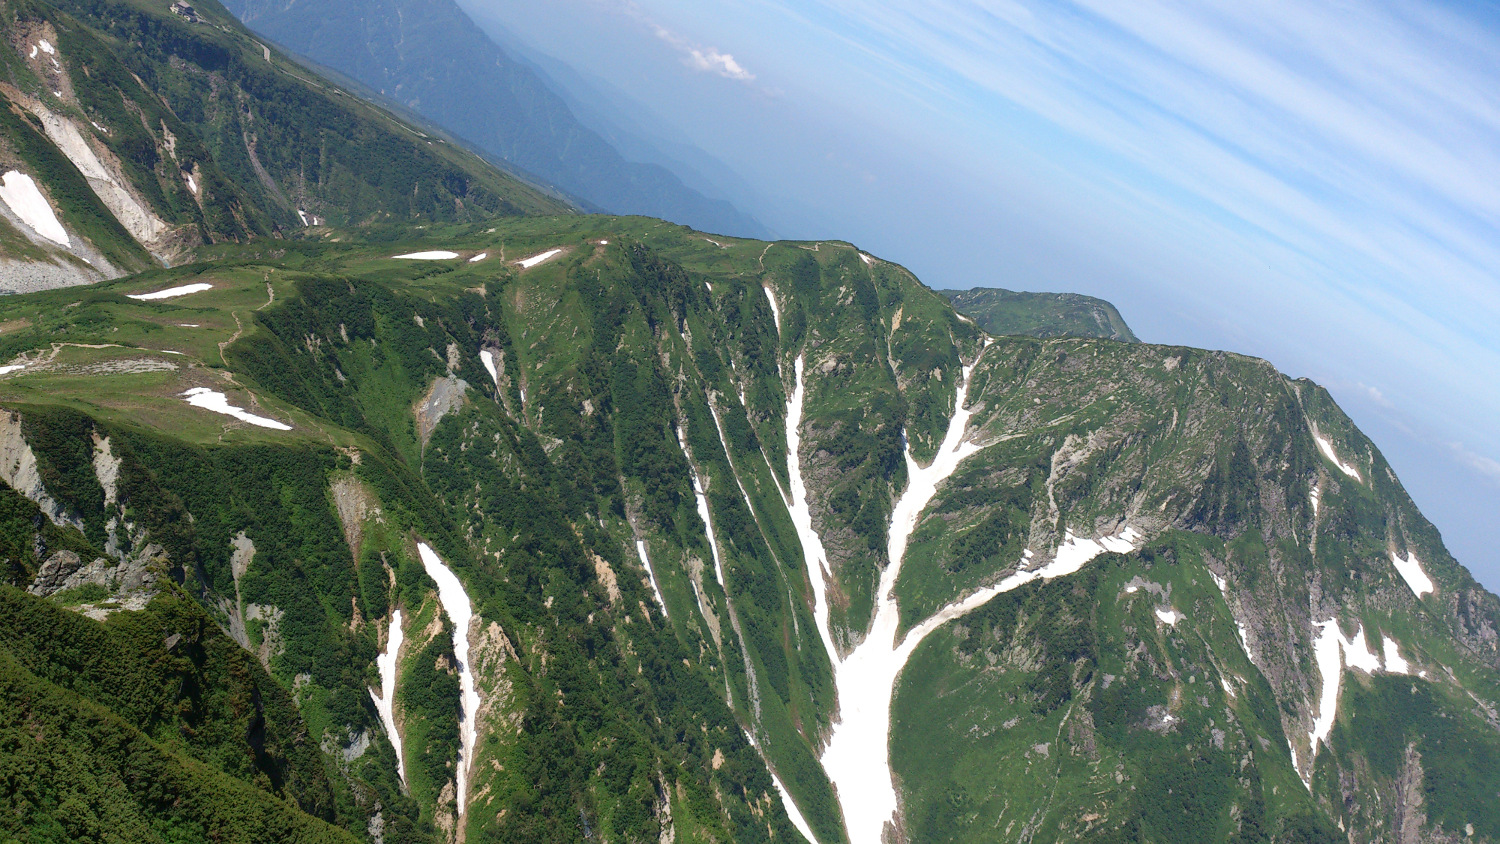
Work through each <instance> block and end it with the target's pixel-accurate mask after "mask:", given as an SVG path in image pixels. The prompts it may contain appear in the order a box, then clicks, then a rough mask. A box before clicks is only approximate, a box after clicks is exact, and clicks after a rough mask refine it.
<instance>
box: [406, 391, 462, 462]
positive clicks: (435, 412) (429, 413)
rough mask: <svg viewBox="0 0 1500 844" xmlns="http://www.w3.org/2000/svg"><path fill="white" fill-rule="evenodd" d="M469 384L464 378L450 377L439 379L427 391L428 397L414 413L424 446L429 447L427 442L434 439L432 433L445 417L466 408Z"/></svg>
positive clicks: (419, 403) (419, 404) (418, 434)
mask: <svg viewBox="0 0 1500 844" xmlns="http://www.w3.org/2000/svg"><path fill="white" fill-rule="evenodd" d="M468 391H469V383H468V382H467V381H465V380H463V379H462V378H457V377H455V376H452V375H449V376H448V377H446V378H438V379H436V380H434V381H433V382H432V386H431V387H429V388H428V389H427V395H425V396H423V397H422V400H421V401H420V402H418V403H417V406H416V408H414V413H415V414H416V417H417V436H418V438H420V439H421V441H422V446H423V447H424V448H425V447H426V446H427V441H428V440H429V439H431V438H432V432H433V431H435V430H437V426H438V423H439V422H441V421H443V417H444V416H447V415H448V414H450V413H452V412H453V411H455V410H458V409H459V408H460V407H463V406H464V402H465V401H467V400H468Z"/></svg>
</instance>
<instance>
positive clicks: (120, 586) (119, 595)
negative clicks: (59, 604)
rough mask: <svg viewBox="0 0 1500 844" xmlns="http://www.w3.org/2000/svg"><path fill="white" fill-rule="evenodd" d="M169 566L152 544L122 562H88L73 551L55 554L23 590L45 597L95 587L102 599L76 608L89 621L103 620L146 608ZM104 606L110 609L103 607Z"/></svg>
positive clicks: (161, 552)
mask: <svg viewBox="0 0 1500 844" xmlns="http://www.w3.org/2000/svg"><path fill="white" fill-rule="evenodd" d="M168 567H169V561H168V559H167V555H166V552H165V551H164V550H163V549H162V547H161V546H160V545H154V544H152V545H147V546H146V547H144V548H142V549H141V551H140V553H138V554H133V555H131V556H129V557H126V558H124V559H121V560H110V559H107V558H105V557H97V558H95V559H94V560H92V561H91V562H88V563H85V562H84V561H83V559H82V558H80V557H79V556H78V555H77V554H76V553H74V552H72V551H56V552H54V553H53V554H52V555H51V556H49V557H48V558H47V559H46V560H44V561H43V562H42V565H41V567H40V568H39V569H38V570H37V575H36V578H35V579H34V580H33V581H32V583H31V586H30V587H29V588H28V589H27V590H26V591H28V592H30V593H31V594H33V595H36V596H38V597H41V598H46V597H49V596H51V595H55V594H57V593H59V592H63V591H66V590H69V589H77V588H80V587H84V586H97V587H99V588H101V589H103V590H104V593H105V599H104V600H101V601H98V602H94V603H91V604H83V605H80V606H79V608H78V609H79V611H80V612H82V613H83V614H84V615H87V616H88V617H90V618H94V619H103V618H105V617H106V616H108V615H109V614H110V613H111V612H116V611H118V610H122V609H123V610H141V609H145V608H146V605H147V604H149V603H151V599H152V598H154V597H156V594H157V592H159V591H160V588H159V587H160V584H161V583H162V579H163V578H164V577H166V576H167V570H168ZM106 603H107V604H109V606H104V604H106Z"/></svg>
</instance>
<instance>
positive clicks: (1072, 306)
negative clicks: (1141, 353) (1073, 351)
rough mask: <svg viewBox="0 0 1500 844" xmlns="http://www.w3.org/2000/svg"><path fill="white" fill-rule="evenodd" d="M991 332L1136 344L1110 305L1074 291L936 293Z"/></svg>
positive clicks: (992, 289) (994, 289)
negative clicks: (1100, 339) (1101, 339)
mask: <svg viewBox="0 0 1500 844" xmlns="http://www.w3.org/2000/svg"><path fill="white" fill-rule="evenodd" d="M940 292H941V293H942V294H943V295H944V296H947V297H948V298H949V299H950V300H951V301H952V302H953V307H954V308H956V309H957V310H958V312H959V313H962V314H964V315H965V316H968V317H970V318H972V319H974V320H975V321H976V322H978V323H979V327H980V328H983V329H984V330H985V331H987V332H989V333H990V334H994V335H997V336H1003V335H1007V334H1025V335H1030V336H1032V337H1100V338H1103V339H1106V340H1120V341H1123V342H1126V343H1139V342H1140V340H1138V339H1137V338H1136V336H1135V333H1134V332H1132V331H1131V330H1130V326H1128V325H1126V324H1125V319H1124V317H1121V316H1120V312H1119V311H1118V310H1116V309H1115V306H1114V305H1111V304H1110V303H1108V302H1106V301H1104V300H1103V299H1095V298H1094V297H1092V296H1083V295H1080V294H1078V293H1022V292H1017V291H1014V290H1002V289H1000V288H998V287H975V288H973V289H971V290H943V291H940Z"/></svg>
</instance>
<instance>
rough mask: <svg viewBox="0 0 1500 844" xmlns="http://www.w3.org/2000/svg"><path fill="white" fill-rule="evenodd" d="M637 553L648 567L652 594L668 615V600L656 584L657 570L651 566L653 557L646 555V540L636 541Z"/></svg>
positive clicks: (663, 611)
mask: <svg viewBox="0 0 1500 844" xmlns="http://www.w3.org/2000/svg"><path fill="white" fill-rule="evenodd" d="M635 553H636V555H637V556H639V557H640V558H641V565H642V566H643V567H645V569H646V577H647V578H649V579H650V580H651V594H653V595H655V596H656V605H657V606H659V607H661V614H662V615H667V602H666V600H665V599H664V598H662V596H661V587H660V586H657V585H656V570H655V569H653V568H651V558H650V557H649V556H647V555H646V540H644V539H637V540H636V541H635ZM668 617H670V616H668Z"/></svg>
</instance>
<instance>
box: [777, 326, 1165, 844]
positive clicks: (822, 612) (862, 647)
mask: <svg viewBox="0 0 1500 844" xmlns="http://www.w3.org/2000/svg"><path fill="white" fill-rule="evenodd" d="M985 345H986V347H988V345H989V344H988V342H986V344H985ZM980 354H981V356H982V355H983V351H982V350H981V352H980ZM977 363H978V360H977V359H976V360H975V362H974V363H973V364H970V365H968V366H965V367H964V368H963V377H962V379H961V380H960V381H959V383H958V387H957V390H956V393H955V396H954V405H953V407H954V411H953V417H952V418H951V419H950V420H949V423H948V431H947V434H946V435H945V436H944V437H943V442H942V445H941V446H939V448H938V451H937V454H936V455H935V456H934V457H933V460H932V463H931V464H929V465H928V466H925V467H924V466H921V465H919V464H918V463H917V462H916V461H915V460H913V459H912V457H911V447H910V444H909V443H908V445H907V450H906V466H907V474H908V482H907V486H906V489H905V490H904V491H903V492H902V494H901V496H900V498H899V499H898V500H897V502H896V506H895V507H894V508H893V509H892V511H891V524H890V530H889V537H890V545H889V552H890V565H888V566H887V567H886V570H885V571H884V572H883V573H882V574H881V577H880V585H879V588H878V590H877V592H876V607H875V618H874V621H873V623H872V624H871V627H870V631H869V634H868V635H867V636H866V637H865V639H864V641H863V642H861V643H860V644H859V645H858V646H857V647H856V648H854V649H853V650H852V651H850V652H849V653H848V654H847V655H845V656H844V657H843V658H842V659H840V658H839V655H838V651H837V650H836V648H835V647H834V644H833V635H832V631H831V630H830V627H829V612H828V599H827V585H826V582H825V578H827V577H828V576H829V574H828V569H827V557H826V554H825V553H824V550H823V544H822V541H821V539H819V537H818V534H817V531H816V530H815V529H814V528H813V525H812V516H811V511H810V508H809V505H808V501H807V486H806V483H805V482H804V480H803V478H802V472H801V459H800V454H799V448H800V446H801V437H800V434H799V428H800V426H801V422H802V413H803V402H804V400H805V397H806V389H805V388H806V385H805V383H804V369H805V366H804V360H803V357H802V356H799V357H798V358H797V361H796V384H795V385H794V387H793V391H792V396H791V399H790V400H789V401H788V403H787V414H786V424H787V464H788V469H789V471H790V475H791V485H792V506H791V510H792V521H793V523H794V524H795V526H796V528H797V535H798V538H799V539H800V540H801V543H802V550H803V555H804V556H805V557H806V559H807V562H808V571H809V574H810V576H812V580H813V583H812V585H813V595H814V615H815V618H816V619H817V622H818V631H819V633H820V635H821V637H822V641H823V645H824V647H825V648H827V649H828V653H829V658H830V660H831V661H832V663H833V666H834V685H835V687H836V688H837V690H838V700H839V713H838V720H837V721H835V723H834V725H833V732H832V736H831V737H830V739H829V742H828V745H827V747H826V748H825V749H824V751H823V755H822V759H821V762H822V765H823V769H824V771H825V773H827V775H828V778H829V780H830V781H831V782H832V783H833V786H834V789H835V790H836V791H837V793H838V798H839V804H840V809H841V810H842V812H843V816H844V826H845V829H846V830H847V831H848V833H849V840H850V841H851V842H853V844H880V842H881V837H882V833H883V831H884V829H885V826H886V824H887V823H890V822H892V821H893V820H894V818H895V813H896V810H897V806H898V801H897V796H896V789H895V784H894V780H893V778H892V776H891V767H890V753H889V746H890V720H891V699H892V697H893V695H894V693H895V687H896V680H897V678H898V677H899V675H900V673H901V669H902V668H903V667H904V666H905V665H906V661H907V660H908V659H909V658H910V657H911V654H912V651H914V650H915V649H916V647H917V645H918V644H920V643H921V642H922V640H923V639H924V638H925V637H926V636H927V635H928V634H929V633H931V632H932V631H934V630H936V629H937V628H938V627H940V626H941V625H943V624H945V623H947V622H949V621H952V620H953V619H956V618H959V617H961V616H963V615H965V614H966V613H969V612H971V611H973V610H974V609H977V608H978V607H980V606H981V605H983V604H984V603H986V602H987V601H989V600H990V599H991V598H993V597H995V596H996V595H999V594H1001V593H1002V592H1008V591H1010V590H1012V589H1015V588H1016V587H1018V586H1021V585H1022V584H1025V583H1029V582H1031V581H1033V580H1036V579H1039V578H1052V577H1060V576H1063V575H1067V574H1072V573H1073V572H1076V571H1078V570H1079V569H1080V568H1082V567H1083V565H1084V564H1086V563H1087V562H1088V561H1089V560H1091V559H1093V558H1094V557H1095V556H1097V555H1098V554H1100V553H1103V552H1104V551H1117V552H1128V551H1130V550H1132V549H1133V548H1134V547H1135V540H1136V539H1137V538H1138V537H1137V535H1136V533H1135V532H1134V531H1133V530H1132V529H1131V528H1129V527H1126V528H1124V529H1123V530H1122V531H1121V532H1120V533H1119V534H1118V535H1116V536H1111V537H1103V538H1101V539H1098V540H1094V539H1079V538H1077V537H1074V536H1073V535H1072V534H1071V533H1068V534H1067V535H1066V538H1065V541H1064V542H1063V544H1062V545H1061V546H1059V547H1058V549H1057V550H1056V553H1055V554H1054V555H1053V559H1052V561H1051V562H1050V563H1048V564H1047V565H1045V566H1043V567H1042V568H1038V569H1032V570H1029V571H1017V572H1016V573H1014V574H1012V575H1010V576H1009V577H1007V578H1005V579H1004V580H1002V581H1000V582H999V583H997V584H995V585H993V586H990V587H986V588H984V589H980V590H978V591H977V592H975V593H973V594H971V595H969V596H968V597H966V598H964V599H962V600H960V601H957V602H954V603H953V604H950V605H948V606H947V607H944V608H943V609H942V610H940V611H938V612H937V613H935V614H934V615H933V616H932V617H930V618H928V619H927V620H925V621H923V622H922V623H921V624H919V625H917V626H916V627H915V628H913V629H912V630H911V631H910V632H909V633H908V634H907V635H906V636H905V637H904V638H902V639H901V640H899V641H898V640H897V635H896V634H897V631H898V629H899V624H900V610H899V607H898V605H897V601H896V595H895V585H896V579H897V577H898V576H899V575H900V573H901V565H902V563H903V562H904V558H905V554H906V545H907V541H908V540H909V539H910V537H911V533H912V531H913V530H914V529H915V528H916V525H917V521H918V519H919V517H920V516H921V514H922V511H923V510H924V509H926V507H927V505H928V503H929V502H931V500H932V498H933V496H934V495H936V493H937V490H938V487H939V486H940V485H941V484H942V483H943V482H944V481H945V480H947V478H948V477H950V476H951V475H952V474H953V473H954V472H955V471H956V470H957V469H958V467H959V465H960V464H961V463H962V462H963V461H964V460H965V459H967V458H968V457H970V456H972V455H974V454H976V453H977V452H979V451H980V449H981V446H979V445H977V444H975V443H973V442H968V441H966V440H965V438H964V437H965V433H966V431H967V428H968V423H969V417H970V415H971V411H970V410H969V408H968V407H967V405H966V402H967V399H968V388H969V375H970V373H971V372H972V371H973V368H974V366H975V365H977ZM1032 557H1033V555H1032V554H1030V553H1028V554H1027V555H1026V558H1025V559H1024V560H1023V561H1022V563H1023V565H1025V564H1026V562H1027V561H1029V560H1030V559H1031V558H1032Z"/></svg>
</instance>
